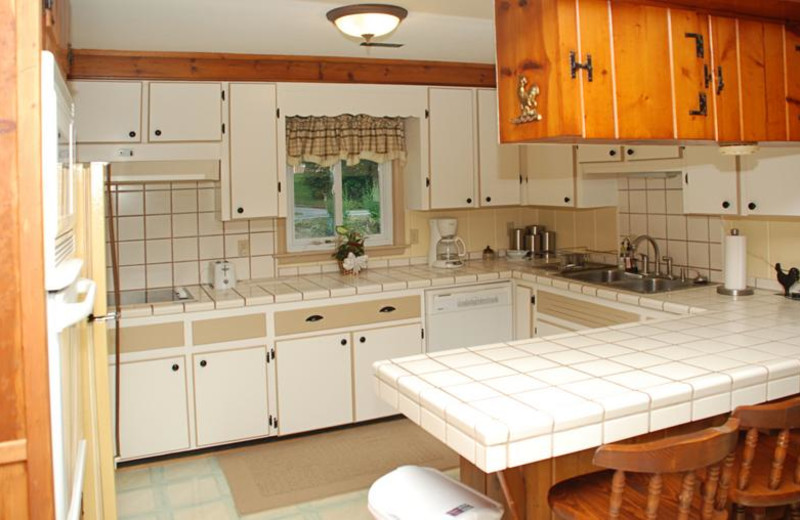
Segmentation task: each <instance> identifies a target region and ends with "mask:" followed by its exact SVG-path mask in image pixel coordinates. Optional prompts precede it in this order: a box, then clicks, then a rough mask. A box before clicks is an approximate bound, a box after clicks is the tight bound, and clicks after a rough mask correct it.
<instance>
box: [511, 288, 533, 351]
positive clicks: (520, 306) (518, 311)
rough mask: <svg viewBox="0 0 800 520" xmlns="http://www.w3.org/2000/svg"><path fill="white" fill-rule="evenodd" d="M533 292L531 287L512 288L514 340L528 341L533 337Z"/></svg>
mask: <svg viewBox="0 0 800 520" xmlns="http://www.w3.org/2000/svg"><path fill="white" fill-rule="evenodd" d="M533 295H534V290H533V288H532V287H528V286H525V285H517V286H515V287H514V339H515V340H520V339H529V338H532V337H533V336H534V329H533V324H534V309H535V308H536V305H535V302H536V301H535V300H534V297H533Z"/></svg>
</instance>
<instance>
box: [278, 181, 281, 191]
mask: <svg viewBox="0 0 800 520" xmlns="http://www.w3.org/2000/svg"><path fill="white" fill-rule="evenodd" d="M280 192H281V183H280V182H278V193H280Z"/></svg>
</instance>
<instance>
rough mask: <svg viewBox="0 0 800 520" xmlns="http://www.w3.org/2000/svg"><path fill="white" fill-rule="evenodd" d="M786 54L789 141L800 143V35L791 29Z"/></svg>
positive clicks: (788, 34)
mask: <svg viewBox="0 0 800 520" xmlns="http://www.w3.org/2000/svg"><path fill="white" fill-rule="evenodd" d="M795 30H796V29H795ZM785 52H786V87H787V88H786V104H787V107H786V110H787V112H788V118H789V140H790V141H800V33H797V32H793V31H792V30H791V29H790V28H789V27H787V28H786V50H785Z"/></svg>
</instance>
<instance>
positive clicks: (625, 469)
mask: <svg viewBox="0 0 800 520" xmlns="http://www.w3.org/2000/svg"><path fill="white" fill-rule="evenodd" d="M738 428H739V421H738V419H733V418H731V419H729V420H728V421H727V422H726V423H725V424H724V425H722V426H719V427H716V428H707V429H705V430H701V431H699V432H695V433H690V434H686V435H680V436H676V437H670V438H667V439H660V440H657V441H652V442H647V443H642V444H609V445H605V446H601V447H600V448H598V449H597V452H595V455H594V464H595V465H596V466H600V467H603V468H610V469H611V470H612V471H601V472H598V473H592V474H589V475H583V476H580V477H576V478H572V479H569V480H566V481H564V482H561V483H559V484H556V485H555V486H553V487H552V488H550V493H549V495H548V501H549V503H550V508H551V510H552V511H553V513H555V515H556V517H557V518H561V519H564V520H578V519H586V520H590V519H595V518H596V519H624V520H628V519H640V518H641V519H648V520H655V519H658V518H664V519H666V518H669V519H680V520H684V519H689V518H702V519H703V520H711V519H714V520H717V519H725V518H728V512H727V507H726V506H727V499H728V487H729V484H730V480H731V476H732V474H733V463H734V460H733V456H734V451H735V448H736V443H737V440H738V437H739V434H738ZM698 489H701V492H700V493H697V491H698Z"/></svg>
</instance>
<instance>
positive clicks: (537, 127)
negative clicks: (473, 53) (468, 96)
mask: <svg viewBox="0 0 800 520" xmlns="http://www.w3.org/2000/svg"><path fill="white" fill-rule="evenodd" d="M495 36H496V38H497V40H496V48H497V60H496V63H497V91H498V97H499V100H500V103H499V112H500V118H499V120H500V142H501V143H520V142H525V141H534V140H541V139H546V138H551V137H581V136H582V128H583V124H582V121H581V115H582V114H581V102H580V82H579V81H578V80H577V79H573V78H572V77H571V72H570V54H569V53H570V52H576V53H577V52H578V50H579V49H578V24H577V11H576V2H574V1H572V2H570V1H564V0H530V1H526V2H519V1H497V2H495ZM596 52H599V51H596ZM598 61H601V60H599V56H598ZM603 66H605V65H603ZM523 77H524V78H525V82H526V83H525V85H524V86H522V85H521V84H520V80H521V78H523ZM576 78H577V75H576ZM534 86H536V87H537V88H538V90H539V95H538V96H537V102H538V111H539V113H540V114H541V116H542V117H541V119H540V120H538V121H519V120H518V118H519V116H520V113H521V111H520V101H521V96H522V98H523V99H528V97H529V95H530V93H531V89H532V88H533V87H534ZM522 91H524V92H522Z"/></svg>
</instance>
